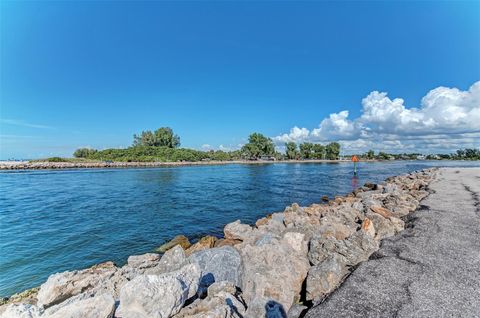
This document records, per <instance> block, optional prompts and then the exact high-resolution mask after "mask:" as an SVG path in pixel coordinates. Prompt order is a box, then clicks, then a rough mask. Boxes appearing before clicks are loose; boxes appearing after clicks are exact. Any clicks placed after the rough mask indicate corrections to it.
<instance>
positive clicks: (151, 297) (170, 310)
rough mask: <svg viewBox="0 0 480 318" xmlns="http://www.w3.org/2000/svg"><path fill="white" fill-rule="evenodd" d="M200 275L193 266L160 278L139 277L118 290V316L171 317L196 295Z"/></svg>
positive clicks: (195, 266) (155, 276)
mask: <svg viewBox="0 0 480 318" xmlns="http://www.w3.org/2000/svg"><path fill="white" fill-rule="evenodd" d="M200 276H201V271H200V268H199V267H198V265H196V264H189V265H186V266H184V267H182V268H181V269H180V270H178V271H174V272H171V273H165V274H162V275H139V276H137V277H135V278H134V279H133V280H131V281H130V282H128V283H126V284H125V285H124V286H123V288H122V289H121V291H120V307H119V309H118V316H120V317H125V318H127V317H136V318H166V317H172V316H173V315H175V314H177V313H178V312H179V311H180V309H181V308H182V307H183V305H184V304H185V301H186V300H187V299H189V298H190V297H191V296H192V295H195V294H196V290H197V288H198V283H199V280H200Z"/></svg>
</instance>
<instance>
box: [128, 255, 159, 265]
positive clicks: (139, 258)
mask: <svg viewBox="0 0 480 318" xmlns="http://www.w3.org/2000/svg"><path fill="white" fill-rule="evenodd" d="M159 260H160V255H158V254H156V253H147V254H143V255H132V256H130V257H129V258H128V260H127V263H128V266H130V267H133V268H149V267H153V266H156V265H157V264H158V261H159Z"/></svg>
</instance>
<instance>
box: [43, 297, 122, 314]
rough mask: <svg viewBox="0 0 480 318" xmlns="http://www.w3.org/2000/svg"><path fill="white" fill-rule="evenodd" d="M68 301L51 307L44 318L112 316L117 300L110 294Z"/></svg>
mask: <svg viewBox="0 0 480 318" xmlns="http://www.w3.org/2000/svg"><path fill="white" fill-rule="evenodd" d="M79 296H81V295H79ZM79 298H80V297H77V299H79ZM66 303H67V304H63V303H61V304H59V305H56V306H53V307H50V308H49V309H47V310H46V311H45V314H44V315H43V316H42V318H43V317H45V318H83V317H88V318H111V317H112V316H113V313H114V311H115V300H114V299H113V296H112V295H110V294H101V295H96V296H93V297H86V298H84V299H80V300H78V301H66Z"/></svg>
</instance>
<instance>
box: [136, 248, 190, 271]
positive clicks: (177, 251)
mask: <svg viewBox="0 0 480 318" xmlns="http://www.w3.org/2000/svg"><path fill="white" fill-rule="evenodd" d="M186 262H187V257H186V256H185V251H184V249H183V248H182V247H181V246H180V245H176V246H175V247H173V248H171V249H169V250H168V251H166V252H165V254H163V256H162V258H161V259H160V261H159V262H158V264H157V265H156V266H155V267H151V268H148V269H146V270H145V272H144V273H145V274H148V275H152V274H155V275H159V274H163V273H167V272H171V271H174V270H177V269H179V268H181V267H182V266H183V265H185V264H186Z"/></svg>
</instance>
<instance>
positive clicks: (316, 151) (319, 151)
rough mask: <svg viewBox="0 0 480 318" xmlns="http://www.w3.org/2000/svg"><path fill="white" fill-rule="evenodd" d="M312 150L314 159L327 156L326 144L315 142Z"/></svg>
mask: <svg viewBox="0 0 480 318" xmlns="http://www.w3.org/2000/svg"><path fill="white" fill-rule="evenodd" d="M312 150H313V154H312V158H314V159H324V158H325V146H323V145H321V144H314V145H313V149H312Z"/></svg>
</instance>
